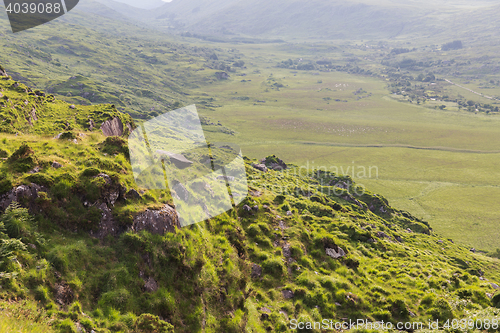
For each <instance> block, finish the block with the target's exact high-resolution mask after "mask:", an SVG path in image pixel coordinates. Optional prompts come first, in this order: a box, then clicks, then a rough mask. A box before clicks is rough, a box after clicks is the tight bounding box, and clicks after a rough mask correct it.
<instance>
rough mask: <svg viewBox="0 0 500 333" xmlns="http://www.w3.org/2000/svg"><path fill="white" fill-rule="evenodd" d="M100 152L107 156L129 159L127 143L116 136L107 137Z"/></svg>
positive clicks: (101, 145)
mask: <svg viewBox="0 0 500 333" xmlns="http://www.w3.org/2000/svg"><path fill="white" fill-rule="evenodd" d="M100 147H101V152H103V153H106V154H108V155H115V154H123V155H125V157H127V158H129V150H128V145H127V142H126V141H125V140H124V139H122V138H120V137H118V136H109V137H107V138H106V140H104V141H103V142H102V143H101V144H100Z"/></svg>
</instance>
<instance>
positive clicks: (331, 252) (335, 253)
mask: <svg viewBox="0 0 500 333" xmlns="http://www.w3.org/2000/svg"><path fill="white" fill-rule="evenodd" d="M325 251H326V254H327V255H328V256H330V257H332V258H333V259H339V258H343V257H345V255H346V253H345V252H344V250H343V249H342V248H341V247H339V246H337V248H336V249H332V248H326V249H325Z"/></svg>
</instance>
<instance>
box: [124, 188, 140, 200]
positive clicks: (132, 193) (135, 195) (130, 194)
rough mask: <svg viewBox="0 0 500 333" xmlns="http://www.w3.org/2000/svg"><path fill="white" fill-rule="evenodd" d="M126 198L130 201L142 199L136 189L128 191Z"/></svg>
mask: <svg viewBox="0 0 500 333" xmlns="http://www.w3.org/2000/svg"><path fill="white" fill-rule="evenodd" d="M125 196H126V197H127V198H129V199H140V198H141V195H140V194H139V192H137V191H136V190H134V189H131V190H130V191H128V192H127V194H126V195H125Z"/></svg>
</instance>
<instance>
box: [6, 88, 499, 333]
mask: <svg viewBox="0 0 500 333" xmlns="http://www.w3.org/2000/svg"><path fill="white" fill-rule="evenodd" d="M0 83H1V84H2V89H3V92H2V93H7V94H8V93H9V92H10V90H9V89H10V88H9V87H10V84H11V83H12V80H0ZM18 94H21V95H22V96H19V97H20V98H19V99H20V100H23V99H25V100H27V101H28V103H36V99H37V97H35V96H30V95H29V92H26V91H25V92H24V93H23V92H18ZM12 100H14V97H12ZM54 103H55V104H56V105H59V107H62V106H63V105H64V103H63V102H57V101H56V102H54ZM38 107H39V109H40V110H41V112H42V113H43V111H44V110H45V109H50V108H51V107H52V106H51V105H40V106H38ZM67 107H68V109H69V110H74V114H75V115H76V114H77V112H78V109H77V108H76V109H72V108H70V107H69V105H67ZM78 108H79V107H78ZM101 108H103V106H92V107H88V110H89V112H90V110H99V109H101ZM3 109H5V108H3ZM41 121H43V118H41ZM29 132H30V129H29V128H27V129H24V130H23V129H19V131H18V134H17V135H14V134H5V133H3V134H0V140H1V142H2V151H3V153H2V154H3V156H5V157H3V158H2V159H1V160H0V175H2V176H1V177H2V178H1V187H0V191H1V192H0V205H1V206H2V207H5V206H6V207H5V208H2V214H1V215H0V254H1V256H0V272H1V275H0V283H1V286H2V288H1V289H0V295H1V298H2V299H3V300H5V301H10V305H9V306H6V307H5V308H4V307H3V306H2V308H4V309H5V310H4V312H3V313H2V317H3V319H4V320H2V324H1V325H3V326H2V327H7V328H8V329H19V330H20V331H21V332H29V331H30V329H31V330H32V331H33V330H37V329H38V330H39V329H41V327H50V328H51V329H53V330H55V331H60V332H76V331H77V330H80V331H82V332H83V331H85V332H90V331H91V330H94V331H96V332H110V331H111V332H171V331H175V332H202V331H204V332H242V331H252V332H264V331H269V330H271V331H278V332H288V331H291V330H290V322H291V320H292V319H298V320H299V321H318V322H321V321H322V320H323V319H328V320H330V319H331V320H334V322H341V321H344V320H346V319H345V318H348V319H352V320H356V319H366V320H368V321H375V320H384V321H386V322H387V321H391V322H394V323H396V322H398V321H403V322H405V321H411V322H418V321H422V322H425V323H427V321H428V320H429V319H432V320H440V321H441V323H442V324H443V323H444V322H445V321H446V320H448V319H453V318H456V319H462V318H471V317H474V318H476V321H477V323H479V320H480V319H481V320H483V322H484V320H486V319H488V320H492V319H493V318H494V316H496V315H497V314H498V310H497V309H495V308H494V307H493V306H495V305H499V303H498V298H499V297H500V295H499V294H497V293H496V290H495V288H496V284H493V282H494V281H499V280H500V276H499V275H498V267H499V264H500V262H499V261H498V260H497V259H492V258H488V257H485V256H483V255H481V254H478V253H473V252H471V251H470V250H469V248H466V247H463V246H461V245H459V244H455V243H453V241H451V240H447V239H444V238H441V237H438V236H436V235H434V234H433V232H432V229H431V228H430V227H429V225H428V224H427V223H426V222H424V221H422V220H419V219H417V218H415V217H413V216H412V215H411V214H409V213H407V212H403V211H399V210H397V209H394V208H392V207H391V206H390V205H389V203H388V202H387V201H386V199H384V198H383V197H382V196H380V195H376V194H373V193H371V192H369V191H363V190H362V188H359V187H358V186H356V185H355V184H353V183H352V180H351V179H350V177H347V176H339V175H336V174H334V173H331V172H325V171H320V170H312V169H311V170H309V171H308V172H304V171H303V170H301V169H299V168H296V167H294V166H293V165H292V166H291V168H290V169H287V170H284V171H273V170H269V171H267V172H262V171H259V170H257V169H255V168H254V167H253V166H252V163H255V162H256V161H251V160H247V162H246V171H247V176H248V179H249V182H250V196H248V197H247V198H246V199H245V200H244V202H243V203H242V204H241V205H239V206H238V207H235V208H234V209H233V210H231V211H229V212H227V213H224V214H222V215H220V216H217V217H215V218H212V219H210V220H208V221H205V222H203V223H199V224H196V225H192V226H190V227H186V228H182V229H178V228H175V227H174V229H171V230H172V231H175V232H167V233H165V234H164V233H155V232H153V233H150V232H148V231H146V230H142V231H140V229H138V225H137V221H140V220H138V218H140V216H143V215H142V214H144V211H145V210H146V209H149V210H150V211H158V210H160V209H168V205H169V204H170V205H171V204H172V199H171V194H170V193H169V192H168V191H165V190H156V191H155V190H145V189H141V188H136V187H135V185H134V182H133V179H132V175H131V167H130V164H129V162H128V157H127V153H128V150H127V149H126V142H125V141H123V140H122V139H120V138H118V137H114V138H105V137H103V136H102V135H101V134H100V133H99V132H98V131H94V132H91V131H89V130H88V129H85V128H74V129H73V130H72V133H73V134H74V135H75V136H76V137H79V138H81V139H80V140H78V141H76V142H74V141H72V140H67V139H64V138H63V139H54V138H53V136H52V135H44V134H36V135H34V134H30V133H29ZM80 134H83V136H82V135H80ZM190 158H197V157H196V156H191V157H190ZM274 160H276V158H274V157H269V158H268V159H267V160H266V161H265V163H268V164H269V163H271V162H272V161H274ZM53 162H57V163H59V164H60V167H56V166H54V164H53ZM131 189H134V190H136V192H135V194H134V193H133V192H130V191H129V190H131ZM12 196H15V198H17V200H18V201H19V204H16V203H10V204H9V200H11V199H9V198H12ZM7 205H8V206H7ZM16 300H17V302H19V300H26V302H27V303H25V304H24V305H21V304H18V303H16ZM32 300H35V301H37V302H38V303H37V305H36V308H35V305H34V303H30V302H32ZM30 304H31V305H30ZM22 309H25V310H22ZM29 309H31V310H29ZM23 311H24V312H23ZM30 311H31V312H30ZM34 313H35V314H37V315H34ZM13 316H17V317H18V318H23V320H22V321H17V322H13V321H12V320H11V319H8V318H12V317H13ZM442 324H441V325H442ZM478 325H479V324H478ZM33 327H34V328H33ZM44 330H45V328H44ZM47 331H48V329H47ZM309 331H311V332H316V331H318V330H314V329H311V330H309ZM493 331H494V330H493ZM318 332H319V331H318Z"/></svg>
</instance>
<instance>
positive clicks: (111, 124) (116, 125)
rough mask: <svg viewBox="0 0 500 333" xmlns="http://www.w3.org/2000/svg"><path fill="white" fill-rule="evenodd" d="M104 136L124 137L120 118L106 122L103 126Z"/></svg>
mask: <svg viewBox="0 0 500 333" xmlns="http://www.w3.org/2000/svg"><path fill="white" fill-rule="evenodd" d="M101 131H102V134H104V135H105V136H122V135H123V124H122V121H121V120H120V118H118V117H115V118H113V119H110V120H106V121H105V122H103V123H102V125H101Z"/></svg>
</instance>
